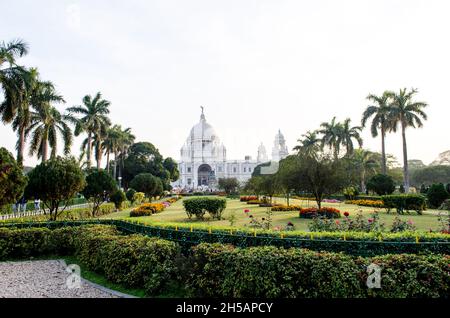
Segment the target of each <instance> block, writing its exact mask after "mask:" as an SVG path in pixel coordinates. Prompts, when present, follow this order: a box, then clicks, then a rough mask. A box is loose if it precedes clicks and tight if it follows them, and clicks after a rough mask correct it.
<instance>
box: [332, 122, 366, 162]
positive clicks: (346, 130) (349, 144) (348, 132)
mask: <svg viewBox="0 0 450 318" xmlns="http://www.w3.org/2000/svg"><path fill="white" fill-rule="evenodd" d="M339 126H340V129H339V131H338V134H339V138H338V143H340V145H342V146H344V147H345V150H346V155H347V156H349V155H351V154H352V153H353V150H354V148H355V146H354V144H353V139H355V140H356V142H357V143H358V145H359V148H361V147H362V144H363V140H362V138H361V135H360V133H361V130H362V128H361V127H360V126H353V127H352V126H351V120H350V118H347V119H346V120H344V122H343V123H340V125H339Z"/></svg>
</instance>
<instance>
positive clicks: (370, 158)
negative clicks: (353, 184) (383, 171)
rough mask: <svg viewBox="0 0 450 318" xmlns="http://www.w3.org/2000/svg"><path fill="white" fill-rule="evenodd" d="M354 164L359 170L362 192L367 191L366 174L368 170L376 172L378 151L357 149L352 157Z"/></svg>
mask: <svg viewBox="0 0 450 318" xmlns="http://www.w3.org/2000/svg"><path fill="white" fill-rule="evenodd" d="M350 159H351V162H352V165H353V166H354V167H355V168H356V169H357V170H358V171H359V176H360V188H361V192H363V193H364V192H366V175H367V173H368V172H375V170H376V168H377V167H378V160H377V159H378V156H377V154H376V153H374V152H371V151H368V150H365V149H356V150H355V151H354V152H353V154H352V156H351V157H350Z"/></svg>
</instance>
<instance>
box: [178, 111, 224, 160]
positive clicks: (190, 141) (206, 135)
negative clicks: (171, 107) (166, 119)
mask: <svg viewBox="0 0 450 318" xmlns="http://www.w3.org/2000/svg"><path fill="white" fill-rule="evenodd" d="M181 158H182V160H183V161H194V160H197V159H198V160H200V161H201V162H203V161H205V160H212V161H224V160H225V158H226V149H225V147H224V145H223V144H222V143H221V142H220V138H219V136H218V135H217V133H216V131H215V130H214V128H213V126H211V125H210V124H209V123H207V122H206V118H205V114H204V113H203V109H202V114H201V116H200V122H199V123H197V124H196V125H195V126H194V127H192V129H191V132H190V133H189V137H188V138H187V139H186V142H185V144H184V146H183V147H182V148H181Z"/></svg>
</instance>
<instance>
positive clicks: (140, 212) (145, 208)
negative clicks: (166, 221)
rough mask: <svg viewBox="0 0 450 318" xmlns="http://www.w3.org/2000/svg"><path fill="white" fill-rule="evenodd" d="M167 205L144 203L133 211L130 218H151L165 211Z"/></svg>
mask: <svg viewBox="0 0 450 318" xmlns="http://www.w3.org/2000/svg"><path fill="white" fill-rule="evenodd" d="M165 208H166V205H164V204H163V203H144V204H141V205H140V206H138V207H137V208H135V209H133V210H131V212H130V217H138V216H149V215H152V214H155V213H159V212H162V211H164V209H165Z"/></svg>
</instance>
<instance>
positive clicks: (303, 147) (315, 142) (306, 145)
mask: <svg viewBox="0 0 450 318" xmlns="http://www.w3.org/2000/svg"><path fill="white" fill-rule="evenodd" d="M302 137H303V139H298V140H297V141H298V142H299V145H297V146H295V147H294V149H293V150H295V151H298V152H299V153H304V154H307V155H313V154H315V153H316V152H317V151H319V150H320V143H321V139H320V138H319V137H318V136H317V131H308V132H306V134H303V135H302Z"/></svg>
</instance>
